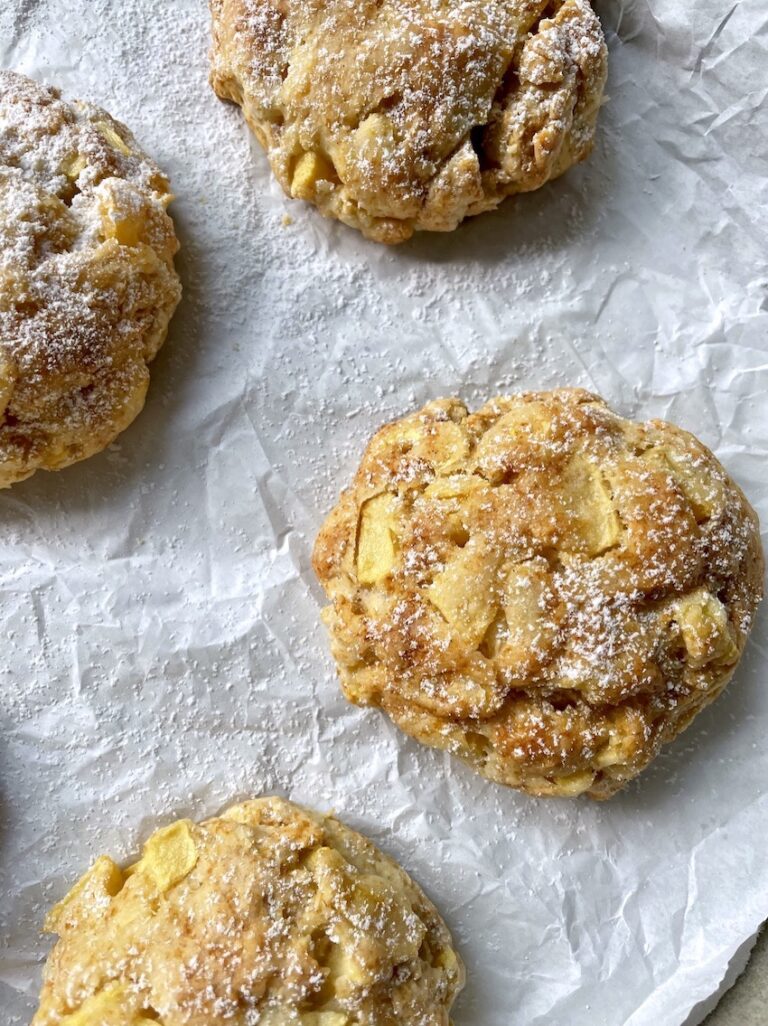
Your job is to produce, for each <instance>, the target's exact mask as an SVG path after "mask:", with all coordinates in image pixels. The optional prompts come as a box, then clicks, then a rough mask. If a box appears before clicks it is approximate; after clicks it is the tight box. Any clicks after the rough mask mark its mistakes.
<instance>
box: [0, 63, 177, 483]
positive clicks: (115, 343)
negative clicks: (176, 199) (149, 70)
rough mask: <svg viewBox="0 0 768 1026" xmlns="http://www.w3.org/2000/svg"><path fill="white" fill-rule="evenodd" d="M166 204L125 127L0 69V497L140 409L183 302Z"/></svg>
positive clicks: (157, 174) (116, 429)
mask: <svg viewBox="0 0 768 1026" xmlns="http://www.w3.org/2000/svg"><path fill="white" fill-rule="evenodd" d="M171 198H172V197H171V194H170V192H169V186H168V181H167V179H166V177H165V176H164V175H163V174H162V172H161V171H160V170H159V169H158V168H157V166H156V165H155V164H154V163H153V162H152V161H151V160H149V158H148V157H146V156H145V155H144V154H143V153H142V152H141V150H140V149H139V147H138V145H137V143H136V140H135V139H134V138H133V136H132V135H131V133H130V132H129V131H128V129H127V128H125V126H124V125H121V124H120V123H119V122H117V121H114V120H113V119H112V118H111V117H110V116H109V114H107V113H105V112H104V111H103V110H100V109H99V108H98V107H93V106H91V105H90V104H87V103H73V104H68V103H66V102H64V101H63V100H62V99H61V98H60V95H59V93H58V91H57V90H55V89H49V88H46V87H45V86H42V85H39V84H38V83H36V82H33V81H32V80H31V79H28V78H26V77H24V76H23V75H19V74H16V73H14V72H12V71H0V487H7V486H8V485H11V484H13V483H14V482H16V481H21V480H23V479H24V478H26V477H29V475H30V474H33V473H34V472H35V471H36V470H38V469H40V468H43V469H46V470H57V469H59V468H61V467H65V466H67V465H69V464H70V463H74V462H76V461H77V460H81V459H85V457H87V456H91V455H92V454H94V453H96V452H99V451H100V450H101V449H103V448H104V447H105V446H107V445H109V443H110V442H112V441H113V439H114V438H115V437H116V436H117V435H118V434H119V433H120V432H121V431H122V430H123V429H124V428H126V427H127V426H128V424H130V422H131V421H132V420H133V418H134V417H135V416H136V414H137V413H138V412H139V411H140V410H141V408H142V406H143V405H144V397H145V395H146V391H147V387H148V384H149V371H148V369H147V364H148V363H149V361H150V360H151V359H152V358H153V357H154V355H155V354H156V353H157V351H158V349H159V348H160V346H161V344H162V342H163V340H164V339H165V336H166V332H167V330H168V322H169V321H170V319H171V315H172V314H173V311H174V310H175V308H176V305H177V303H178V301H179V297H180V295H181V287H180V284H179V279H178V277H177V275H176V273H175V271H174V269H173V256H174V254H175V252H176V250H177V249H178V243H177V241H176V235H175V233H174V229H173V223H172V221H171V219H170V218H169V217H168V214H167V213H166V207H167V206H168V203H169V202H170V200H171Z"/></svg>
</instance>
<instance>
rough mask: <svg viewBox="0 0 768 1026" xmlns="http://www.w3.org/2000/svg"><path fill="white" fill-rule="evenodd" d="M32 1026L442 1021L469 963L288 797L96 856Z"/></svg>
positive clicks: (440, 930)
mask: <svg viewBox="0 0 768 1026" xmlns="http://www.w3.org/2000/svg"><path fill="white" fill-rule="evenodd" d="M46 928H47V929H48V930H50V931H52V932H55V933H57V934H58V935H59V937H60V940H59V941H58V943H57V944H56V947H55V948H54V950H53V952H52V954H51V956H50V958H49V960H48V964H47V966H46V970H45V983H44V985H43V991H42V995H41V999H40V1008H39V1010H38V1012H37V1014H36V1015H35V1017H34V1019H33V1021H32V1026H144V1024H149V1023H157V1022H160V1023H161V1024H162V1026H217V1024H219V1023H220V1024H221V1026H256V1024H258V1026H447V1024H448V1022H449V1019H448V1013H449V1010H450V1007H451V1004H452V1003H453V1000H454V998H455V996H456V994H457V993H458V991H459V990H460V989H461V987H462V986H463V983H464V968H463V965H462V963H461V961H460V959H459V958H458V956H457V955H456V953H455V952H454V950H453V947H452V942H451V937H450V934H449V933H448V929H447V927H446V926H445V923H444V922H443V921H442V919H441V918H440V916H439V915H438V913H437V911H436V910H435V908H434V906H433V905H432V903H431V902H430V901H428V900H427V898H426V897H425V896H424V894H423V893H422V892H421V890H420V889H419V888H418V887H417V886H416V884H415V883H414V882H413V881H412V880H411V879H410V878H409V877H408V876H407V875H406V874H405V873H404V872H403V870H402V869H400V868H399V867H398V866H397V865H396V864H395V863H394V862H393V861H392V860H391V859H389V858H387V857H386V856H385V855H383V854H382V853H381V852H380V851H379V850H378V849H377V848H375V847H374V846H373V845H372V844H371V843H370V841H367V840H366V839H365V838H364V837H361V836H360V834H358V833H356V832H355V831H353V830H350V829H349V828H348V827H345V826H344V825H343V824H342V823H340V822H339V821H338V820H337V819H335V818H334V817H333V816H320V815H318V814H317V813H314V812H310V811H308V810H306V809H303V808H300V807H299V806H297V805H294V804H292V803H291V802H288V801H285V800H283V799H282V798H260V799H256V800H254V801H249V802H244V803H243V804H242V805H235V806H233V807H232V808H231V809H229V810H228V811H227V812H225V813H223V814H222V815H221V816H219V817H217V818H215V819H210V820H208V821H207V822H205V823H201V824H199V825H198V824H195V823H192V822H190V821H189V820H179V821H178V822H177V823H174V824H172V825H171V826H169V827H166V828H165V829H163V830H158V831H157V833H155V834H153V835H152V837H150V839H149V840H148V841H147V843H146V844H145V846H144V853H143V856H142V858H141V859H140V860H139V862H137V863H136V864H135V865H133V866H130V867H129V868H128V869H126V870H124V871H121V870H120V868H119V867H118V866H117V865H116V864H115V863H114V862H113V861H112V860H111V859H110V858H108V857H107V856H106V855H102V856H101V857H100V858H99V859H97V860H96V862H95V863H94V864H93V866H92V867H91V869H89V870H88V872H87V873H86V874H85V876H84V877H83V878H82V879H81V880H80V882H79V883H78V884H76V886H75V887H74V889H73V890H72V891H71V892H70V894H69V895H68V896H67V897H66V898H65V899H64V900H63V901H62V902H60V903H59V904H58V905H56V907H55V908H54V909H53V911H52V912H51V914H50V915H49V917H48V920H47V921H46Z"/></svg>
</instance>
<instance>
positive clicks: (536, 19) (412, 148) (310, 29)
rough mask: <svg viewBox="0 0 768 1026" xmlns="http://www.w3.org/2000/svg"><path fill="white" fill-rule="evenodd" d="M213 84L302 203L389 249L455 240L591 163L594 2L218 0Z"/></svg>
mask: <svg viewBox="0 0 768 1026" xmlns="http://www.w3.org/2000/svg"><path fill="white" fill-rule="evenodd" d="M211 12H212V16H213V40H214V44H213V54H212V72H211V83H212V85H213V88H214V89H215V91H216V93H217V94H218V95H219V96H220V97H221V98H222V99H224V100H232V101H233V102H234V103H237V104H240V105H241V106H242V108H243V112H244V114H245V117H246V119H247V121H248V124H249V125H250V127H251V128H252V130H253V131H254V133H255V134H256V137H257V138H258V140H259V142H260V143H261V144H262V145H263V146H264V148H265V149H266V151H267V155H268V157H269V161H270V164H271V165H272V170H273V171H274V173H275V175H276V177H277V179H278V181H279V182H280V184H281V185H282V187H283V189H284V190H285V192H286V193H287V194H288V195H289V196H294V197H297V198H299V199H303V200H308V201H309V202H310V203H314V204H315V205H316V206H317V207H318V209H319V210H320V211H321V213H323V214H325V215H326V217H333V218H337V219H338V220H339V221H343V222H344V223H345V224H348V225H351V226H352V227H353V228H358V229H359V230H360V231H361V232H362V233H363V234H364V235H366V236H367V237H368V238H370V239H374V240H376V241H377V242H386V243H397V242H402V241H403V240H404V239H407V238H409V237H410V236H411V235H412V234H413V232H414V231H417V230H428V231H451V230H452V229H453V228H455V227H456V226H457V225H458V224H459V222H461V221H462V220H463V219H464V218H465V217H469V216H471V215H473V214H479V213H481V212H482V211H484V210H491V209H493V208H494V207H496V206H498V204H499V203H500V202H501V201H502V200H503V199H504V198H505V197H506V196H510V195H512V194H513V193H519V192H528V191H530V190H531V189H537V188H539V186H541V185H543V184H544V183H545V182H546V181H548V180H549V179H551V178H556V177H557V176H558V175H561V174H562V173H563V172H564V171H566V170H567V169H568V168H569V167H570V166H571V165H572V164H575V163H576V162H577V161H580V160H583V158H584V157H586V156H587V154H588V153H589V152H590V150H591V148H592V142H593V136H594V131H595V122H596V120H597V112H598V109H599V107H600V103H601V98H602V92H603V85H604V83H605V76H606V47H605V41H604V38H603V33H602V30H601V28H600V23H599V21H598V19H597V17H596V15H595V13H594V11H593V10H592V8H591V6H590V3H589V0H447V2H446V3H440V4H436V3H434V2H433V0H359V2H356V3H349V2H348V0H323V2H310V0H283V2H282V3H275V2H273V0H211Z"/></svg>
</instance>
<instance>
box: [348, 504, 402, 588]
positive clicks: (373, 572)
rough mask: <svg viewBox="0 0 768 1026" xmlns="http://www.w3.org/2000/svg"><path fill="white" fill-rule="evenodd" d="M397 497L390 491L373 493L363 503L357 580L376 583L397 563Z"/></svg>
mask: <svg viewBox="0 0 768 1026" xmlns="http://www.w3.org/2000/svg"><path fill="white" fill-rule="evenodd" d="M394 508H395V497H394V495H391V494H390V493H389V492H382V493H381V494H380V495H374V496H373V498H372V499H368V500H367V502H365V503H364V504H363V508H362V510H361V512H360V527H359V532H358V536H357V559H356V562H357V579H358V580H359V581H360V583H361V584H376V583H377V582H378V581H380V580H382V579H383V578H384V577H386V576H387V574H388V573H389V571H390V570H391V569H392V567H393V566H394V563H395V535H394V532H393V530H392V528H393V525H394Z"/></svg>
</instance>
